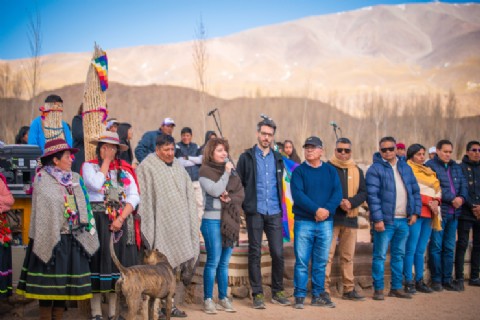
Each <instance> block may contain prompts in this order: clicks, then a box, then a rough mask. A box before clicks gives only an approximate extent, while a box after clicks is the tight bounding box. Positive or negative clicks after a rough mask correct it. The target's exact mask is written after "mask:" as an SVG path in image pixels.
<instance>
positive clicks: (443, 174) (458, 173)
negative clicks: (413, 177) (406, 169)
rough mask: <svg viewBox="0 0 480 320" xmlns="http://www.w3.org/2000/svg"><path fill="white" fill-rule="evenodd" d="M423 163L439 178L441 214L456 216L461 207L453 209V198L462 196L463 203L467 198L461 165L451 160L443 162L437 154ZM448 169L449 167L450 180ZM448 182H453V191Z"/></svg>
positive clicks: (459, 212) (465, 181) (465, 182)
mask: <svg viewBox="0 0 480 320" xmlns="http://www.w3.org/2000/svg"><path fill="white" fill-rule="evenodd" d="M425 165H426V166H427V167H429V168H431V169H432V170H433V171H435V172H436V173H437V179H438V180H440V187H441V188H442V215H446V214H448V213H450V214H453V213H455V215H456V216H457V217H458V216H459V215H460V214H461V213H462V207H460V208H458V209H455V208H454V207H453V206H452V201H453V199H455V197H462V198H463V202H464V203H465V201H466V200H467V199H468V189H467V180H466V178H465V176H464V175H463V171H462V167H461V166H460V165H459V164H457V163H456V162H455V161H453V160H450V162H449V163H447V164H445V163H444V162H443V161H441V160H440V159H439V158H438V156H435V158H433V159H432V160H428V161H427V163H425ZM448 169H450V175H451V178H452V180H451V181H450V177H449V175H448ZM450 182H451V183H452V184H453V187H454V189H455V192H452V190H451V184H450Z"/></svg>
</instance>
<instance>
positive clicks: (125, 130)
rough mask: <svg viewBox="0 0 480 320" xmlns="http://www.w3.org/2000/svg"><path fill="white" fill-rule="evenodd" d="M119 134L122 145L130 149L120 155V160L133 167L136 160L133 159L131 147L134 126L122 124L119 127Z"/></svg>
mask: <svg viewBox="0 0 480 320" xmlns="http://www.w3.org/2000/svg"><path fill="white" fill-rule="evenodd" d="M117 133H118V137H119V138H120V143H123V144H125V145H126V146H127V147H128V150H126V151H122V152H120V153H119V158H120V159H122V160H125V161H126V162H127V163H128V164H130V165H132V163H133V161H134V160H135V158H134V157H133V152H132V148H131V146H130V141H131V140H132V137H133V128H132V125H131V124H130V123H127V122H123V123H120V124H119V125H118V130H117Z"/></svg>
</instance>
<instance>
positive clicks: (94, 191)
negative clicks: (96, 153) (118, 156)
mask: <svg viewBox="0 0 480 320" xmlns="http://www.w3.org/2000/svg"><path fill="white" fill-rule="evenodd" d="M125 173H126V174H127V178H128V179H129V180H130V184H129V185H128V186H124V189H125V194H126V195H127V199H126V202H127V203H130V204H131V205H132V207H133V208H134V209H135V207H136V206H137V205H138V203H139V202H140V195H139V194H138V189H137V185H136V184H135V180H134V179H133V177H132V175H131V174H130V173H129V172H128V171H125ZM109 174H110V179H112V183H113V184H114V185H116V184H117V173H116V172H115V170H110V172H109ZM82 175H83V180H84V182H85V186H86V187H87V191H88V196H89V198H90V201H94V202H103V200H104V194H103V191H102V187H103V184H104V183H105V180H106V179H105V175H104V174H103V173H102V172H101V171H100V166H99V165H98V164H93V163H90V162H85V163H84V164H83V168H82Z"/></svg>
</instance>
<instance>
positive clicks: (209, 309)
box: [203, 298, 217, 314]
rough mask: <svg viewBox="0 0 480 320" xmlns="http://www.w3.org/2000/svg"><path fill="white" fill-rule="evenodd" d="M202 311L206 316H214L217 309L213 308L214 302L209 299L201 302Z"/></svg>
mask: <svg viewBox="0 0 480 320" xmlns="http://www.w3.org/2000/svg"><path fill="white" fill-rule="evenodd" d="M203 311H205V313H208V314H216V313H217V308H215V302H213V300H212V299H211V298H208V299H207V300H205V301H203Z"/></svg>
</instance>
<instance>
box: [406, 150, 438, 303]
mask: <svg viewBox="0 0 480 320" xmlns="http://www.w3.org/2000/svg"><path fill="white" fill-rule="evenodd" d="M425 150H426V149H425V147H424V146H422V145H421V144H418V143H416V144H412V145H411V146H410V147H408V150H407V164H408V165H409V166H410V167H411V168H412V170H413V174H414V175H415V178H416V179H417V182H418V186H419V187H420V196H421V198H422V211H421V213H420V217H418V219H417V221H416V222H415V223H414V224H412V225H411V226H409V229H410V230H409V234H408V239H407V244H406V246H405V258H404V260H403V261H404V263H403V273H404V276H405V292H407V293H411V294H413V293H416V292H417V291H419V292H423V293H431V292H433V290H432V289H431V288H430V287H428V286H427V285H426V284H425V283H424V282H423V269H424V256H425V250H426V249H427V245H428V240H429V239H430V235H431V233H432V218H433V222H435V221H438V217H439V211H438V209H439V205H440V202H441V199H442V194H441V193H442V191H441V189H440V181H438V179H437V175H436V173H435V172H434V171H433V170H432V169H430V168H429V167H426V166H424V165H423V164H424V162H425ZM435 225H437V226H438V223H437V224H435V223H434V226H435ZM437 226H435V227H436V228H438V227H437ZM412 266H415V282H414V281H413V275H412Z"/></svg>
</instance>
